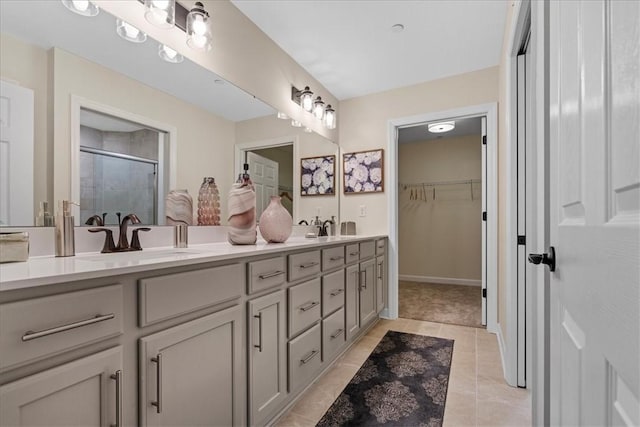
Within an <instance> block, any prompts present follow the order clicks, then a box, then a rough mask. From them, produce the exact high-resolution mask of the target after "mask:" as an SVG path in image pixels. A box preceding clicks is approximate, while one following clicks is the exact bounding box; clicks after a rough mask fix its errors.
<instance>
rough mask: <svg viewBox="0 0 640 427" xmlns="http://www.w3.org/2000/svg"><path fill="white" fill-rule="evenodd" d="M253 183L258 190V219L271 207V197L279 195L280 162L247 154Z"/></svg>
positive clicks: (250, 153)
mask: <svg viewBox="0 0 640 427" xmlns="http://www.w3.org/2000/svg"><path fill="white" fill-rule="evenodd" d="M247 162H248V163H249V171H250V172H249V173H250V174H251V181H253V185H254V187H255V189H256V218H257V219H260V215H262V211H264V210H265V209H266V208H267V206H269V201H270V200H271V196H277V195H278V162H274V161H273V160H270V159H267V158H266V157H262V156H260V155H258V154H256V153H252V152H248V153H247Z"/></svg>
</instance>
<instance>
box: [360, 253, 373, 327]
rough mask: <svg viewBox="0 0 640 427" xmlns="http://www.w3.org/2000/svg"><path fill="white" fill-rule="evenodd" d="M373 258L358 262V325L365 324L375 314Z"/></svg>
mask: <svg viewBox="0 0 640 427" xmlns="http://www.w3.org/2000/svg"><path fill="white" fill-rule="evenodd" d="M375 269H376V265H375V259H370V260H368V261H364V262H361V263H360V272H359V279H360V280H359V289H360V325H361V326H364V325H366V324H367V323H368V322H369V321H370V320H371V319H373V318H374V317H375V316H376V314H377V311H376V275H375Z"/></svg>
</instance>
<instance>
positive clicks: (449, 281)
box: [398, 274, 482, 286]
mask: <svg viewBox="0 0 640 427" xmlns="http://www.w3.org/2000/svg"><path fill="white" fill-rule="evenodd" d="M398 279H399V280H406V281H409V282H420V283H440V284H443V285H464V286H482V280H474V279H456V278H454V277H433V276H414V275H411V274H400V275H398Z"/></svg>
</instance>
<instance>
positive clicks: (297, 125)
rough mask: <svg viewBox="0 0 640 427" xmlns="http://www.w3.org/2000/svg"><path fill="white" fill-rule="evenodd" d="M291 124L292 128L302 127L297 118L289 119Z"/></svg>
mask: <svg viewBox="0 0 640 427" xmlns="http://www.w3.org/2000/svg"><path fill="white" fill-rule="evenodd" d="M291 126H293V127H294V128H301V127H302V123H300V122H299V121H297V120H291Z"/></svg>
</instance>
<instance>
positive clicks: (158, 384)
mask: <svg viewBox="0 0 640 427" xmlns="http://www.w3.org/2000/svg"><path fill="white" fill-rule="evenodd" d="M151 361H152V362H153V363H155V364H156V376H157V377H158V378H157V379H156V399H157V400H156V401H155V402H151V405H152V406H155V407H156V413H158V414H159V413H161V412H162V354H160V353H158V355H157V356H156V357H152V358H151Z"/></svg>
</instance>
